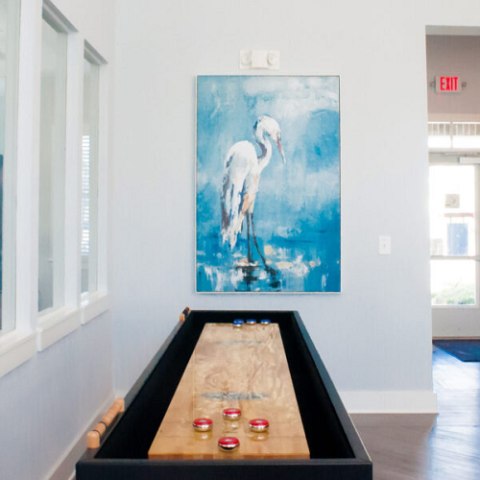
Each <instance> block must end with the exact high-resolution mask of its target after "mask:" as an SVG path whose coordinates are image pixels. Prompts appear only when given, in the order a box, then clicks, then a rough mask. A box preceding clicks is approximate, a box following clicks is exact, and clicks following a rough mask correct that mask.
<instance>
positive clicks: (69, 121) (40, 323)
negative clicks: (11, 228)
mask: <svg viewBox="0 0 480 480" xmlns="http://www.w3.org/2000/svg"><path fill="white" fill-rule="evenodd" d="M45 17H47V18H48V20H49V21H50V22H53V23H54V24H55V25H56V26H57V28H60V29H61V30H63V31H65V33H67V35H68V37H67V38H68V43H67V85H66V166H65V167H66V170H65V173H66V176H65V189H66V190H65V192H66V196H65V212H66V214H65V263H64V266H65V276H64V282H65V290H64V299H65V305H64V306H63V307H61V308H57V309H55V310H52V311H45V312H43V313H41V314H39V312H38V236H39V229H38V227H39V225H38V222H39V215H38V207H39V196H38V195H39V158H40V157H39V156H40V92H41V83H40V82H41V54H42V51H41V50H42V49H41V45H42V42H41V39H42V22H43V19H44V18H45ZM87 47H88V49H89V52H90V53H91V55H93V56H94V58H96V59H97V61H98V62H100V63H101V69H100V72H99V73H100V104H99V152H98V182H99V199H98V223H99V225H98V265H97V268H98V291H96V292H94V293H93V294H89V295H88V296H82V295H81V292H80V290H81V288H80V287H81V285H80V279H81V270H80V266H81V263H80V262H81V138H82V125H83V61H84V55H85V51H86V48H87ZM19 50H20V54H19V62H18V99H17V104H18V107H17V122H16V123H17V146H16V151H17V155H16V179H15V188H16V192H18V193H17V208H16V212H15V222H16V224H15V233H16V244H15V266H16V267H15V271H16V278H15V329H14V330H12V331H10V332H5V333H4V334H2V335H0V377H1V376H3V375H5V374H6V373H8V372H9V371H11V370H13V369H14V368H16V367H17V366H19V365H21V364H22V363H24V362H26V361H27V360H29V359H30V358H32V357H33V356H34V355H36V354H37V352H41V351H42V350H44V349H46V348H48V347H49V346H50V345H52V344H54V343H55V342H57V341H59V340H60V339H62V338H63V337H65V336H66V335H68V334H70V333H72V332H74V331H75V330H77V329H78V328H79V327H81V326H82V325H83V324H85V323H87V322H89V321H91V320H93V319H95V318H98V317H99V316H100V315H102V314H103V313H105V312H106V311H107V310H109V308H110V298H109V294H108V273H107V262H108V258H107V250H108V249H107V228H108V212H107V207H108V192H107V188H108V184H107V178H108V148H107V147H108V141H109V136H108V112H109V75H110V69H109V66H108V64H107V61H106V60H105V59H104V58H103V57H102V56H101V55H100V54H98V53H97V51H96V50H95V49H94V48H93V47H92V46H91V45H90V44H89V43H88V42H87V41H86V40H85V37H84V36H83V35H82V34H81V33H80V32H79V31H78V30H77V29H76V28H75V27H74V26H73V25H72V23H70V22H69V21H68V19H67V18H66V17H65V16H64V15H63V14H62V13H61V12H60V11H59V10H58V9H57V7H55V5H54V4H53V3H52V2H51V0H44V1H43V2H42V0H22V1H21V4H20V35H19Z"/></svg>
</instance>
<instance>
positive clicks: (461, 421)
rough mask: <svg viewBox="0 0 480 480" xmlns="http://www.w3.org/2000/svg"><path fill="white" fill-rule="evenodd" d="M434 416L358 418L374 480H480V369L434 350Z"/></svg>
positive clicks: (479, 364)
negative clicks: (435, 404) (371, 462)
mask: <svg viewBox="0 0 480 480" xmlns="http://www.w3.org/2000/svg"><path fill="white" fill-rule="evenodd" d="M433 383H434V389H435V391H436V392H437V396H438V410H439V415H438V416H437V417H435V416H432V415H352V418H353V420H354V422H355V424H356V426H357V428H358V431H359V433H360V436H361V437H362V439H363V441H364V443H365V446H366V447H367V450H368V452H369V453H370V456H371V457H372V460H373V464H374V480H480V363H478V362H476V363H472V362H470V363H463V362H461V361H460V360H457V359H456V358H455V357H453V356H452V355H449V354H448V353H446V352H444V351H443V350H441V349H439V348H436V347H434V350H433Z"/></svg>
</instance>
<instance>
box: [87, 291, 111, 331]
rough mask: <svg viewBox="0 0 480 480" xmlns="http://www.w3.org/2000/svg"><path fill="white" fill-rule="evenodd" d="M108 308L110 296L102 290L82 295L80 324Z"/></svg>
mask: <svg viewBox="0 0 480 480" xmlns="http://www.w3.org/2000/svg"><path fill="white" fill-rule="evenodd" d="M107 310H110V297H109V296H108V294H106V293H103V292H95V293H89V294H85V295H83V296H82V316H81V319H80V321H81V322H82V325H85V324H86V323H88V322H90V321H91V320H93V319H94V318H97V317H99V316H100V315H101V314H102V313H105V312H106V311H107Z"/></svg>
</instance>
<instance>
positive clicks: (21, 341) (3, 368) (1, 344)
mask: <svg viewBox="0 0 480 480" xmlns="http://www.w3.org/2000/svg"><path fill="white" fill-rule="evenodd" d="M36 350H37V349H36V345H35V334H34V333H32V332H27V333H23V332H20V331H13V332H10V333H5V334H3V335H1V336H0V377H3V375H5V374H7V373H8V372H10V371H11V370H13V369H14V368H17V367H18V366H20V365H21V364H22V363H24V362H26V361H27V360H29V359H30V358H32V357H33V355H35V352H36Z"/></svg>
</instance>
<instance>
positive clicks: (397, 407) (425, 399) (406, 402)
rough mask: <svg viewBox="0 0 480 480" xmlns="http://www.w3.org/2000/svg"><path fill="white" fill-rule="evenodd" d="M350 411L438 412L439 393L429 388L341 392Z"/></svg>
mask: <svg viewBox="0 0 480 480" xmlns="http://www.w3.org/2000/svg"><path fill="white" fill-rule="evenodd" d="M340 397H341V398H342V400H343V403H344V404H345V408H346V409H347V411H348V413H434V414H435V413H438V408H437V394H436V393H435V392H431V391H429V390H399V391H390V390H389V391H375V390H363V391H348V392H340Z"/></svg>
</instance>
